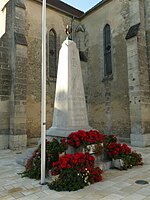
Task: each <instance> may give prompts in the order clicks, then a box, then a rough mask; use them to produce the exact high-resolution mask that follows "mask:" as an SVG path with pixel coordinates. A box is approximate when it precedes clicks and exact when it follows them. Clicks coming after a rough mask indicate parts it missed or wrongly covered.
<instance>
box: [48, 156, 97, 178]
mask: <svg viewBox="0 0 150 200" xmlns="http://www.w3.org/2000/svg"><path fill="white" fill-rule="evenodd" d="M89 167H94V157H93V156H91V155H90V154H89V153H86V154H83V153H75V154H66V155H64V156H61V157H60V158H59V160H58V162H54V163H53V169H52V171H51V174H52V175H57V174H59V173H60V172H61V171H62V170H66V169H70V168H72V169H76V170H78V171H84V170H85V168H89Z"/></svg>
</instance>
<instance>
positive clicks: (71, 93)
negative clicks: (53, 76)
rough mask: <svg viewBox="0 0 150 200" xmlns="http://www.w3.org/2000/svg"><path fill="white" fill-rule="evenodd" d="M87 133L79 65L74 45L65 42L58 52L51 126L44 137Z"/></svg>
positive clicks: (77, 53) (87, 126)
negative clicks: (81, 131)
mask: <svg viewBox="0 0 150 200" xmlns="http://www.w3.org/2000/svg"><path fill="white" fill-rule="evenodd" d="M81 129H82V130H86V131H88V130H90V129H91V127H90V126H89V123H88V118H87V110H86V103H85V94H84V87H83V80H82V72H81V66H80V58H79V51H78V49H77V47H76V44H75V42H73V41H72V40H65V41H64V42H63V44H62V48H61V50H60V53H59V62H58V73H57V83H56V92H55V103H54V113H53V124H52V127H51V128H50V129H49V130H47V136H55V137H67V136H68V135H69V134H70V133H71V132H73V131H78V130H81Z"/></svg>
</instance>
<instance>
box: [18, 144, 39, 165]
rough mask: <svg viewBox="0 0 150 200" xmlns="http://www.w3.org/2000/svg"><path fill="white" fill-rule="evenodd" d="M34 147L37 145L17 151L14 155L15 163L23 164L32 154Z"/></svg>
mask: <svg viewBox="0 0 150 200" xmlns="http://www.w3.org/2000/svg"><path fill="white" fill-rule="evenodd" d="M35 148H37V147H32V148H29V149H26V150H25V151H24V152H18V153H17V154H18V155H17V156H16V163H18V164H19V165H23V166H25V165H26V162H27V160H28V159H29V158H30V157H31V156H32V153H33V152H34V150H35Z"/></svg>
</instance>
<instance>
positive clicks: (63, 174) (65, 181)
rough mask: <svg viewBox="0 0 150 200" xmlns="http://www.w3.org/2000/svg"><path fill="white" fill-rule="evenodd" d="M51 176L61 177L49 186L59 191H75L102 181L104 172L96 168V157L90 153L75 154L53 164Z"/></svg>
mask: <svg viewBox="0 0 150 200" xmlns="http://www.w3.org/2000/svg"><path fill="white" fill-rule="evenodd" d="M51 174H52V175H54V176H56V175H59V177H58V179H56V180H55V181H53V182H52V183H50V184H49V188H50V189H55V190H57V191H62V190H63V191H74V190H78V189H81V188H83V187H84V186H87V185H89V184H93V183H95V182H99V181H101V180H102V176H101V174H102V170H101V169H100V168H99V167H96V168H95V167H94V157H93V156H91V155H90V154H89V153H85V154H84V153H75V154H66V155H64V156H61V157H60V158H59V160H58V162H54V163H53V168H52V170H51Z"/></svg>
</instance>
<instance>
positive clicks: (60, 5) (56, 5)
mask: <svg viewBox="0 0 150 200" xmlns="http://www.w3.org/2000/svg"><path fill="white" fill-rule="evenodd" d="M36 1H39V2H42V0H36ZM110 1H112V0H102V1H100V2H99V3H97V4H96V5H95V6H93V7H92V8H91V9H89V10H88V11H87V12H85V13H84V12H83V11H81V10H78V9H77V8H74V7H72V6H71V5H68V4H67V3H64V2H62V1H61V0H46V2H47V5H49V6H50V7H51V8H53V9H56V10H58V11H60V12H63V13H66V14H68V15H71V16H73V17H76V18H79V19H82V18H83V17H86V16H87V15H89V14H91V13H92V12H94V11H95V10H97V9H99V7H101V6H104V5H105V4H107V3H109V2H110Z"/></svg>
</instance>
